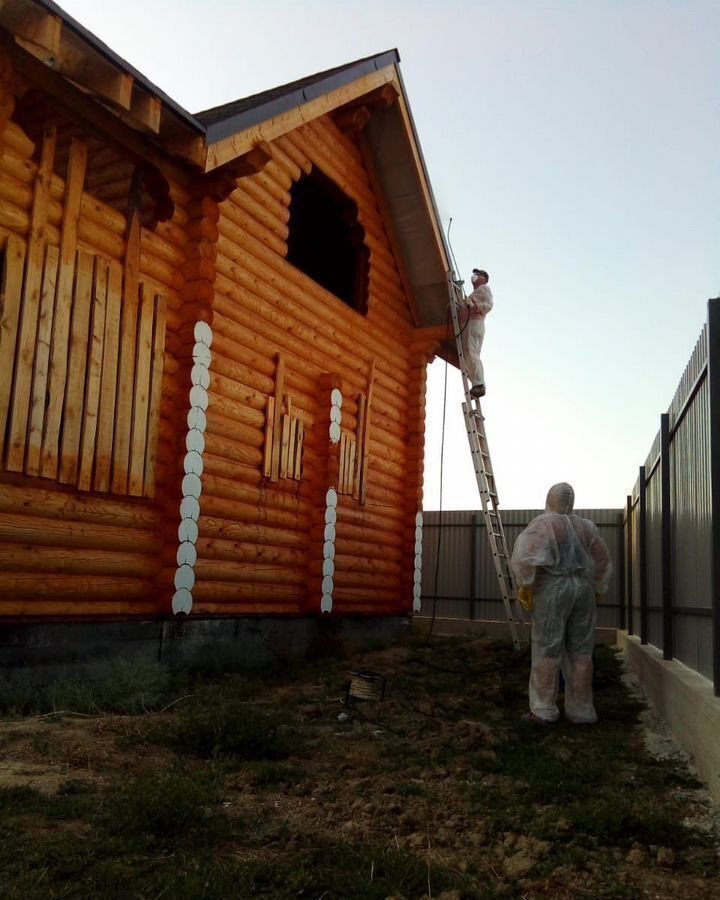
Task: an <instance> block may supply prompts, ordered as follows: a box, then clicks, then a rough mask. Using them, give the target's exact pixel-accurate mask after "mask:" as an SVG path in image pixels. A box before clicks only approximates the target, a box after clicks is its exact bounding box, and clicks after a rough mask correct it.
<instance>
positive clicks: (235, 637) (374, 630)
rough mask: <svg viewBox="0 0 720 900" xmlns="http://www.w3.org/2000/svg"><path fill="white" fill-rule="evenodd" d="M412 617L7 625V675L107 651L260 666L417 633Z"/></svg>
mask: <svg viewBox="0 0 720 900" xmlns="http://www.w3.org/2000/svg"><path fill="white" fill-rule="evenodd" d="M409 625H410V620H409V619H408V618H406V617H387V618H375V619H369V618H310V617H308V618H287V619H280V618H277V619H271V618H265V619H261V618H258V619H194V618H178V619H172V620H169V621H161V622H98V623H94V622H83V623H72V624H29V625H8V626H3V628H2V629H0V675H3V676H5V677H6V678H10V679H12V678H13V677H16V676H18V675H20V674H22V676H23V677H25V676H26V675H27V674H28V672H29V671H30V670H32V674H33V676H34V677H37V678H38V679H39V680H44V681H50V680H52V679H53V678H55V677H61V676H63V677H65V676H68V675H70V676H72V674H73V670H76V671H80V670H82V669H83V668H84V667H86V666H87V665H88V664H90V663H93V662H96V661H99V660H107V659H118V658H123V659H134V660H139V661H143V662H162V663H165V664H167V665H169V666H172V667H183V666H212V667H214V668H218V669H222V668H223V666H224V664H227V666H228V667H232V668H233V669H238V668H245V667H247V668H248V669H252V668H257V667H258V666H263V665H267V664H271V663H274V662H278V661H280V662H281V661H282V660H291V659H302V658H305V657H308V656H322V655H326V654H328V653H335V652H338V651H339V650H342V649H344V648H346V647H347V648H352V647H353V646H361V647H362V646H370V647H372V646H381V645H385V644H391V643H397V642H399V641H402V640H403V639H405V638H407V637H409V635H410V627H409Z"/></svg>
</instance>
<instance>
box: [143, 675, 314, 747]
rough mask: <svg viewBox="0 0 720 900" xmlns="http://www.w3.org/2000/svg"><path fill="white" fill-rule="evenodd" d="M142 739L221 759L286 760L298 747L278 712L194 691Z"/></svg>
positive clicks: (217, 694) (217, 695) (213, 692)
mask: <svg viewBox="0 0 720 900" xmlns="http://www.w3.org/2000/svg"><path fill="white" fill-rule="evenodd" d="M148 737H149V738H150V739H151V740H155V741H157V742H159V743H162V744H166V745H167V746H169V747H172V748H173V749H175V750H176V751H178V752H180V753H189V754H192V755H194V756H199V757H203V758H205V759H225V760H232V759H237V760H281V759H287V758H288V756H290V754H291V753H292V752H293V750H294V749H296V748H297V744H298V739H297V735H296V734H295V732H294V730H293V729H291V728H290V727H289V726H288V725H287V724H286V723H285V721H284V717H283V716H281V715H280V714H279V713H277V712H275V711H273V710H267V709H262V708H259V707H256V706H253V705H251V704H249V703H246V702H243V701H241V700H238V699H236V698H234V697H227V696H226V695H225V694H223V693H218V692H215V691H205V692H200V693H199V694H198V695H197V696H196V697H194V698H193V700H192V701H191V702H188V703H187V704H186V705H185V706H184V708H183V709H182V712H181V713H178V714H176V715H175V716H173V717H172V718H171V719H170V720H169V721H167V722H165V723H163V724H162V725H158V726H156V727H154V728H152V729H150V730H149V731H148Z"/></svg>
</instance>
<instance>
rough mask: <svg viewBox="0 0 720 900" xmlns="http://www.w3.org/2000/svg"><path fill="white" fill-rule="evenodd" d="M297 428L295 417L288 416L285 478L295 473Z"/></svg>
mask: <svg viewBox="0 0 720 900" xmlns="http://www.w3.org/2000/svg"><path fill="white" fill-rule="evenodd" d="M288 405H289V404H288ZM297 426H298V420H297V417H296V416H290V435H289V437H288V453H287V463H286V465H285V478H292V477H293V473H294V471H295V441H296V439H297Z"/></svg>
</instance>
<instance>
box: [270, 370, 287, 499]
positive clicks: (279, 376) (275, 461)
mask: <svg viewBox="0 0 720 900" xmlns="http://www.w3.org/2000/svg"><path fill="white" fill-rule="evenodd" d="M275 361H276V366H275V420H274V422H273V451H272V464H271V472H270V480H271V481H277V480H278V477H279V474H280V443H281V438H282V434H281V432H280V426H281V422H280V417H281V416H282V396H283V388H284V386H285V360H284V358H283V355H282V353H277V354H275Z"/></svg>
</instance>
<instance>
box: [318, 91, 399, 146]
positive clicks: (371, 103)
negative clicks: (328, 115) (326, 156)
mask: <svg viewBox="0 0 720 900" xmlns="http://www.w3.org/2000/svg"><path fill="white" fill-rule="evenodd" d="M399 96H400V92H399V90H398V88H397V87H396V86H395V85H394V84H392V83H390V82H388V83H387V84H383V85H382V86H381V87H379V88H376V89H375V90H374V91H370V93H368V94H365V95H364V96H363V97H359V98H358V99H357V100H353V101H352V102H351V103H346V104H345V105H344V106H341V107H339V108H338V109H337V110H336V111H335V112H334V113H333V119H334V120H335V124H336V125H337V126H338V128H339V129H340V130H341V131H344V132H345V134H347V135H350V136H353V135H357V134H359V133H360V132H361V131H362V130H363V129H364V128H365V126H366V125H367V124H368V122H369V121H370V119H371V118H372V116H373V113H374V112H375V111H376V110H378V109H384V108H385V107H387V106H392V105H393V103H397V101H398V98H399Z"/></svg>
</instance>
